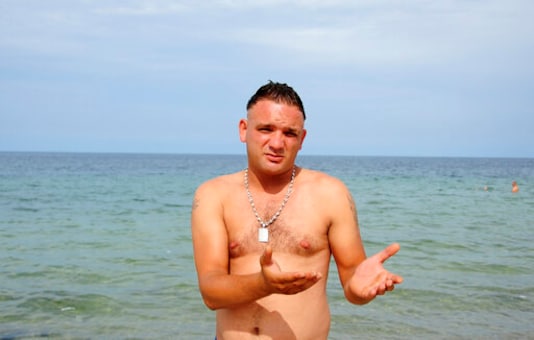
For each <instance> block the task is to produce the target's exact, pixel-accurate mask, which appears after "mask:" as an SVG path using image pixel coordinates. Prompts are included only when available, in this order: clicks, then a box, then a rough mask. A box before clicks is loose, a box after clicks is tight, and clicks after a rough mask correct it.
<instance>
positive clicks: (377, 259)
mask: <svg viewBox="0 0 534 340" xmlns="http://www.w3.org/2000/svg"><path fill="white" fill-rule="evenodd" d="M399 249H400V245H399V244H398V243H393V244H390V245H389V246H388V247H386V248H385V249H384V250H382V251H381V252H379V253H376V254H375V255H373V256H371V257H369V258H367V259H366V260H364V261H363V262H362V263H360V265H359V266H358V267H357V268H356V270H355V271H354V275H352V277H351V279H350V281H349V282H348V284H349V287H348V288H349V291H350V294H351V295H352V296H354V297H355V298H356V300H357V301H355V303H360V304H365V303H367V302H369V301H371V300H372V299H374V298H375V297H376V296H377V295H384V294H385V293H386V292H387V291H392V290H393V289H394V288H395V285H396V284H400V283H402V281H403V279H402V277H401V276H399V275H395V274H393V273H390V272H389V271H387V270H386V269H385V268H384V266H383V264H384V262H385V261H386V260H387V259H389V258H390V257H391V256H393V255H395V254H396V253H397V252H398V251H399Z"/></svg>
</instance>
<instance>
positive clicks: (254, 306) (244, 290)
mask: <svg viewBox="0 0 534 340" xmlns="http://www.w3.org/2000/svg"><path fill="white" fill-rule="evenodd" d="M305 118H306V116H305V112H304V108H303V105H302V102H301V100H300V98H299V96H298V94H297V93H296V92H295V91H294V90H293V89H292V88H291V87H289V86H287V85H286V84H279V83H273V82H270V83H269V84H267V85H264V86H262V87H261V88H260V89H259V90H258V91H257V92H256V94H255V95H253V96H252V98H251V99H250V100H249V102H248V104H247V119H242V120H241V121H240V122H239V137H240V139H241V141H242V142H243V143H246V148H247V156H248V169H247V170H244V171H239V172H237V173H234V174H229V175H223V176H220V177H217V178H215V179H212V180H209V181H207V182H205V183H203V184H202V185H201V186H199V188H198V189H197V191H196V193H195V197H194V202H193V208H192V216H191V224H192V227H191V229H192V238H193V247H194V256H195V265H196V268H197V274H198V282H199V288H200V292H201V294H202V298H203V299H204V303H205V304H206V306H208V307H209V308H210V309H212V310H216V320H217V326H216V336H217V339H219V340H220V339H299V340H305V339H313V340H316V339H327V337H328V332H329V328H330V310H329V306H328V301H327V294H326V279H327V275H328V267H329V264H330V257H331V255H333V256H334V259H335V262H336V265H337V269H338V273H339V280H340V282H341V285H342V287H343V290H344V293H345V297H346V299H347V300H348V301H350V302H351V303H354V304H365V303H368V302H370V301H371V300H372V299H374V298H375V297H376V296H377V295H382V294H384V293H385V292H386V291H391V290H393V288H394V286H395V284H398V283H401V282H402V278H401V277H400V276H397V275H395V274H392V273H390V272H388V271H387V270H385V269H384V267H383V263H384V261H385V260H386V259H388V258H389V257H391V256H392V255H394V254H395V253H396V252H397V251H398V250H399V245H398V244H396V243H394V244H392V245H390V246H388V247H387V248H385V249H384V250H383V251H381V252H379V253H377V254H376V255H374V256H372V257H369V258H367V257H366V255H365V251H364V247H363V244H362V240H361V237H360V232H359V228H358V218H357V213H356V206H355V203H354V200H353V199H352V196H351V194H350V192H349V190H348V189H347V187H346V186H345V185H344V184H343V183H342V182H341V181H339V180H338V179H336V178H333V177H330V176H328V175H326V174H324V173H321V172H317V171H312V170H309V169H303V168H300V167H298V166H296V165H295V159H296V157H297V154H298V152H299V150H300V149H301V147H302V143H303V141H304V138H305V137H306V130H305V129H304V120H305Z"/></svg>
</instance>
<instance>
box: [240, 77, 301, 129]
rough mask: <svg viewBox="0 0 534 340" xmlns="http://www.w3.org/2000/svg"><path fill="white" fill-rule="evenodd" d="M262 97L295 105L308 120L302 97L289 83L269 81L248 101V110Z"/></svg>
mask: <svg viewBox="0 0 534 340" xmlns="http://www.w3.org/2000/svg"><path fill="white" fill-rule="evenodd" d="M262 99H268V100H272V101H274V102H276V103H283V104H288V105H294V106H296V107H298V108H299V110H300V111H301V112H302V116H303V117H304V120H306V112H305V111H304V105H303V104H302V100H301V99H300V97H299V95H298V93H297V92H296V91H295V90H293V88H292V87H291V86H289V85H287V84H283V83H276V82H273V81H271V80H270V81H269V83H267V84H265V85H263V86H262V87H260V88H259V89H258V91H256V93H255V94H254V95H253V96H252V97H250V99H249V101H248V103H247V110H249V109H250V108H251V107H252V106H254V104H256V103H257V102H259V101H260V100H262Z"/></svg>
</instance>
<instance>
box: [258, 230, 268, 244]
mask: <svg viewBox="0 0 534 340" xmlns="http://www.w3.org/2000/svg"><path fill="white" fill-rule="evenodd" d="M258 241H260V242H263V243H267V242H269V229H267V228H263V227H262V228H259V229H258Z"/></svg>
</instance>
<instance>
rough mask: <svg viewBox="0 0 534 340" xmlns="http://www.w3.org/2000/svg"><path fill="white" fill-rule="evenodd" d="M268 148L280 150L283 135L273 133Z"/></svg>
mask: <svg viewBox="0 0 534 340" xmlns="http://www.w3.org/2000/svg"><path fill="white" fill-rule="evenodd" d="M269 146H270V147H271V148H273V149H275V150H278V149H282V148H283V147H284V135H283V134H281V133H273V134H272V135H271V139H270V141H269Z"/></svg>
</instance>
